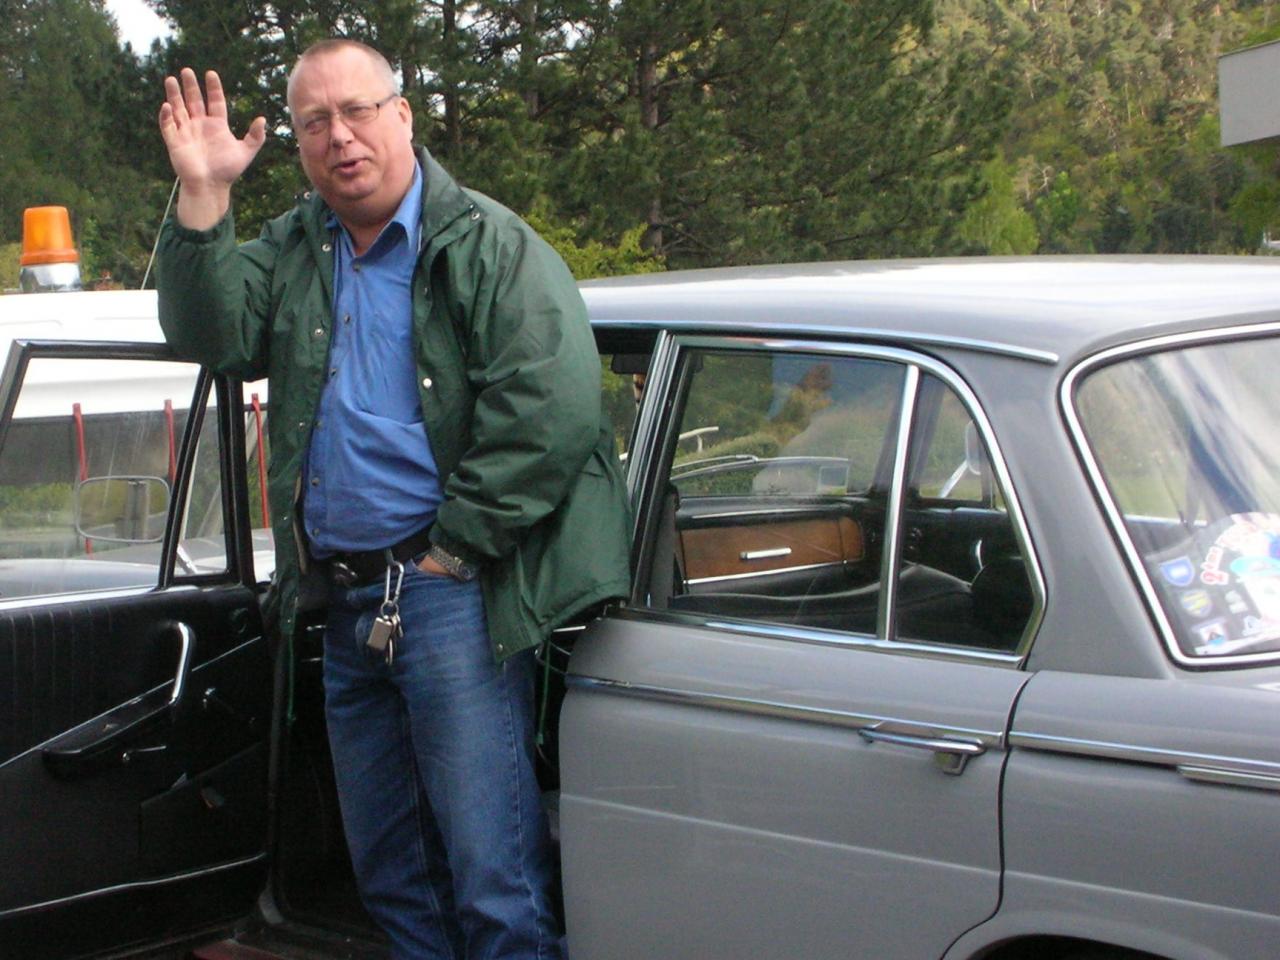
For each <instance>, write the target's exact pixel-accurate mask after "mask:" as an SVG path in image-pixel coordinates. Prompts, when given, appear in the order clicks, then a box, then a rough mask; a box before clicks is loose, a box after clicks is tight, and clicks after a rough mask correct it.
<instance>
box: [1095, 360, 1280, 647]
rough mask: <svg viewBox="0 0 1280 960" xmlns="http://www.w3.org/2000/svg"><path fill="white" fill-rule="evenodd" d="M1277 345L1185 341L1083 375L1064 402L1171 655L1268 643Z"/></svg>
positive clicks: (1274, 582) (1279, 593)
mask: <svg viewBox="0 0 1280 960" xmlns="http://www.w3.org/2000/svg"><path fill="white" fill-rule="evenodd" d="M1278 363H1280V340H1276V339H1275V338H1269V339H1247V340H1246V339H1237V340H1224V341H1217V342H1212V343H1197V344H1191V345H1187V346H1182V347H1179V348H1176V349H1168V350H1163V351H1160V352H1153V353H1147V354H1142V355H1138V356H1130V357H1126V358H1124V359H1122V360H1120V361H1118V362H1115V363H1112V364H1110V365H1107V366H1104V367H1101V368H1099V369H1097V370H1096V371H1094V372H1092V373H1090V374H1089V375H1087V376H1086V377H1085V378H1084V379H1083V380H1082V381H1081V383H1080V386H1079V388H1078V389H1077V391H1076V395H1075V409H1076V412H1077V415H1078V417H1079V420H1080V424H1081V428H1082V430H1083V433H1084V436H1085V438H1086V440H1087V442H1088V446H1089V448H1090V450H1091V452H1092V454H1093V457H1094V459H1095V461H1096V463H1097V466H1098V472H1099V474H1100V477H1101V479H1102V481H1103V482H1104V484H1105V486H1106V492H1107V494H1108V495H1109V496H1110V498H1111V500H1112V502H1113V503H1114V505H1115V507H1116V509H1117V512H1118V513H1119V515H1120V517H1121V519H1122V521H1123V524H1124V529H1125V531H1126V532H1127V534H1128V536H1129V538H1130V541H1131V543H1132V546H1133V548H1134V553H1135V554H1136V556H1137V558H1138V559H1139V562H1140V565H1141V573H1142V575H1143V576H1144V578H1145V579H1146V580H1147V582H1148V584H1149V585H1150V588H1151V593H1152V596H1153V597H1154V598H1155V599H1156V601H1157V602H1158V604H1159V606H1160V608H1161V611H1162V612H1163V615H1164V619H1165V620H1166V621H1167V623H1168V626H1169V630H1170V632H1171V634H1172V639H1173V642H1174V643H1175V649H1174V652H1175V654H1178V655H1180V658H1186V659H1192V660H1202V661H1212V660H1215V659H1221V658H1224V657H1240V656H1242V655H1244V656H1249V655H1259V654H1269V653H1274V652H1277V651H1280V450H1278V449H1277V447H1276V444H1275V442H1274V420H1275V410H1276V409H1277V406H1280V383H1278V382H1277V380H1276V376H1275V370H1276V369H1277V364H1278Z"/></svg>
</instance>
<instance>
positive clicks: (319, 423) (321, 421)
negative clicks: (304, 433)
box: [316, 417, 324, 430]
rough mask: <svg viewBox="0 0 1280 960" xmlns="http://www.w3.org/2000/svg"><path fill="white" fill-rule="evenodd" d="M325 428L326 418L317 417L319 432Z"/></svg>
mask: <svg viewBox="0 0 1280 960" xmlns="http://www.w3.org/2000/svg"><path fill="white" fill-rule="evenodd" d="M323 426H324V417H316V429H317V430H319V429H320V428H321V427H323Z"/></svg>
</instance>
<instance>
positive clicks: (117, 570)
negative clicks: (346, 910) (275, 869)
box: [0, 297, 273, 960]
mask: <svg viewBox="0 0 1280 960" xmlns="http://www.w3.org/2000/svg"><path fill="white" fill-rule="evenodd" d="M55 299H57V298H55ZM72 299H73V301H75V302H80V298H78V297H73V298H72ZM125 299H126V300H131V299H132V298H125ZM6 305H7V304H6ZM151 363H155V364H156V365H157V370H156V371H155V376H153V377H151V378H150V379H148V377H147V374H148V373H149V372H151V371H150V370H149V369H148V364H151ZM122 364H123V365H128V368H129V369H130V370H131V371H132V373H133V376H134V378H135V379H136V380H138V381H139V382H145V384H146V386H147V387H148V388H149V391H148V393H147V395H148V397H149V398H150V399H149V400H148V403H156V402H157V401H156V400H155V398H156V397H168V398H171V402H170V403H169V407H170V409H180V410H182V411H187V410H193V411H194V413H193V414H192V415H190V416H186V415H185V413H184V419H185V422H186V426H185V427H184V429H183V430H181V431H178V432H174V431H170V436H171V437H172V441H171V442H172V444H173V445H172V446H171V447H170V449H169V451H168V457H169V458H170V463H171V465H172V466H171V469H172V475H171V477H170V480H169V481H168V483H169V484H171V485H172V490H173V496H172V497H168V498H167V504H166V511H167V512H166V514H165V515H163V516H161V515H159V514H157V516H156V518H155V519H156V520H157V521H160V523H159V530H161V531H162V533H159V534H157V536H159V537H160V539H159V540H158V541H155V542H149V541H150V540H151V538H150V537H149V536H148V538H146V539H144V540H142V541H137V542H136V543H135V541H132V540H128V539H127V538H126V539H125V540H123V541H119V542H113V541H112V540H110V538H108V539H104V540H102V541H100V543H99V546H100V547H101V548H102V549H101V551H100V552H97V551H94V550H92V549H91V544H90V543H89V539H91V538H89V539H84V540H83V542H82V541H81V540H77V537H78V536H79V534H78V532H77V528H76V527H75V526H74V525H72V526H69V527H68V529H67V530H65V531H62V533H61V534H59V538H58V539H57V542H53V541H50V543H49V544H46V543H44V542H42V541H40V540H39V539H38V537H45V539H48V537H47V536H46V534H47V533H50V532H53V533H56V532H58V527H57V525H58V523H60V522H63V521H62V520H61V519H59V518H61V517H63V512H62V511H64V510H65V509H66V508H65V506H63V505H58V506H56V507H53V506H51V507H50V508H49V512H48V513H47V514H43V513H31V512H30V509H29V508H24V507H22V504H23V503H25V502H28V501H29V502H31V503H37V504H38V503H40V502H43V501H48V502H49V503H51V504H62V501H63V498H64V496H65V495H64V494H63V493H62V490H63V489H64V488H65V490H66V491H68V493H69V491H71V490H72V489H73V487H74V481H75V480H76V479H77V477H76V475H75V474H74V473H71V472H70V471H71V470H72V469H74V464H75V460H76V458H75V456H74V453H72V454H70V455H68V454H67V453H66V452H65V451H62V450H61V448H60V445H59V446H52V444H53V443H54V439H53V438H55V437H56V438H58V439H59V440H61V438H63V437H65V436H67V435H68V434H69V433H70V432H71V425H72V422H73V418H77V417H78V416H79V408H78V407H76V408H74V410H73V408H72V404H71V400H72V398H73V397H76V396H77V392H78V391H85V392H83V393H78V396H79V397H80V398H83V399H84V400H85V401H86V402H85V409H86V411H92V414H86V418H87V417H88V416H90V415H98V414H99V413H101V412H102V409H103V408H102V407H99V406H98V405H97V404H96V402H95V401H97V400H98V399H103V401H104V404H105V405H106V406H107V407H110V410H109V411H107V416H108V417H115V416H116V415H117V414H132V413H134V412H135V411H137V412H138V413H139V414H142V415H145V416H147V417H152V418H155V417H159V416H161V415H162V414H161V412H160V411H159V410H158V409H153V408H152V407H150V406H148V407H146V408H138V407H137V406H136V404H135V403H134V402H133V401H131V400H129V399H128V397H123V398H122V395H121V394H120V392H119V391H112V390H110V389H107V390H105V391H97V387H98V386H99V385H101V383H105V382H107V381H115V383H116V384H117V385H120V384H122V383H123V381H121V380H120V379H119V377H118V373H119V372H120V370H121V367H122ZM176 366H177V365H175V364H174V363H173V362H172V360H171V358H170V355H169V353H168V351H167V349H166V348H164V347H163V346H162V345H158V344H127V343H105V344H99V345H93V344H85V343H83V342H79V341H77V342H74V343H56V342H54V343H51V342H45V341H16V342H15V343H14V344H13V348H12V350H11V353H10V362H9V364H8V366H7V373H8V379H7V380H6V382H5V383H4V384H3V386H2V388H0V389H2V391H3V396H4V397H5V398H6V402H5V404H4V410H5V422H4V423H3V424H0V438H4V439H6V440H7V439H10V438H12V437H15V436H17V432H16V431H14V430H11V429H10V427H11V425H12V424H13V423H14V422H15V419H14V418H15V413H14V411H15V410H18V411H19V412H21V411H22V410H23V399H24V397H26V396H27V395H28V390H27V388H28V387H29V388H30V389H31V390H32V391H34V394H35V395H40V396H43V395H44V394H45V393H47V388H48V387H49V382H48V378H45V377H42V376H36V377H34V378H33V380H32V381H31V382H30V383H28V382H27V380H26V379H25V378H24V376H23V375H24V374H25V373H27V372H28V371H39V372H40V373H42V374H43V373H47V372H53V373H55V374H57V373H58V372H60V371H62V370H70V369H75V370H84V371H86V372H88V373H91V374H92V372H93V371H94V370H95V369H97V370H98V371H99V372H100V373H102V375H103V378H104V379H103V380H102V381H101V383H100V382H99V381H95V380H92V379H90V380H89V381H86V382H81V381H78V380H77V381H75V382H71V383H67V384H65V385H64V387H63V390H64V398H63V399H64V402H63V412H62V414H61V415H60V418H59V427H58V430H57V431H56V432H55V431H52V430H48V429H46V433H47V435H48V436H49V437H50V440H49V441H47V444H46V447H47V449H46V450H45V452H44V455H42V454H41V452H40V450H39V436H38V435H37V436H35V437H31V436H28V437H27V441H28V442H27V443H26V445H25V446H23V447H22V448H21V449H23V450H27V449H31V450H34V451H35V452H34V454H33V455H32V456H33V460H34V463H32V464H30V465H24V464H12V463H11V464H7V465H6V474H5V478H6V481H5V482H6V491H5V492H6V494H7V495H8V499H6V501H5V504H6V510H7V511H8V512H7V513H6V533H10V532H13V531H11V530H10V528H12V526H13V524H14V522H15V520H16V522H18V523H19V524H21V523H35V524H37V526H36V527H34V528H33V529H34V531H35V532H34V534H31V535H28V534H25V533H24V532H23V530H22V529H21V528H18V529H17V530H16V533H14V535H12V536H7V537H6V539H5V540H4V547H5V551H6V556H7V559H6V561H5V563H4V569H5V573H4V585H5V595H4V596H3V597H0V690H4V691H5V692H6V693H5V696H4V698H3V701H0V709H3V716H4V722H3V724H0V819H3V821H4V822H5V823H6V824H8V825H9V826H8V827H6V829H5V830H4V831H3V832H2V833H0V943H3V944H4V945H5V946H6V948H8V947H16V948H20V951H21V955H22V956H23V957H25V958H32V960H36V958H43V957H49V958H54V957H57V958H63V957H78V956H82V955H90V954H96V953H100V952H103V951H107V950H119V949H122V948H124V947H128V946H143V945H146V944H149V943H153V942H155V941H156V940H158V939H164V938H169V937H174V936H177V935H180V934H182V933H183V932H185V931H189V930H192V929H195V928H202V927H207V926H208V925H209V924H211V923H213V922H215V921H222V922H229V921H230V920H232V919H234V918H235V917H236V916H239V915H242V914H243V913H245V912H246V911H248V910H249V909H250V908H251V906H252V904H253V902H254V900H255V899H256V897H257V894H258V892H259V891H260V890H261V887H262V884H263V883H264V881H265V877H266V859H265V850H266V813H267V806H266V797H267V736H268V732H269V731H270V715H271V705H272V698H273V689H272V660H271V656H270V653H269V651H268V649H267V643H266V638H265V633H264V630H263V626H262V619H261V615H260V613H259V609H258V596H257V590H256V587H255V585H254V581H253V579H252V578H253V567H252V556H253V544H252V541H251V538H250V536H249V530H248V517H247V509H246V508H247V490H246V486H245V477H244V469H243V466H242V464H243V463H244V457H245V454H244V423H243V418H242V415H241V413H240V390H239V386H238V385H236V384H231V383H229V382H227V381H224V380H220V379H217V378H214V377H212V376H210V375H208V374H200V372H199V368H198V367H196V366H194V365H190V364H188V365H185V367H184V368H182V369H181V370H179V371H178V376H176V377H174V375H173V374H174V370H175V367H176ZM210 391H211V392H212V394H214V395H216V397H217V403H216V405H210V406H207V407H206V401H205V398H206V396H207V395H208V394H209V393H210ZM232 397H235V400H234V401H232V400H231V398H232ZM113 398H114V399H113ZM42 402H43V401H42ZM201 411H207V414H206V413H204V412H201ZM43 412H44V413H46V414H48V413H49V412H48V411H43ZM52 416H53V415H52V414H50V417H52ZM206 420H207V422H206ZM33 440H34V443H32V442H31V441H33ZM136 441H137V435H135V434H130V433H128V432H127V431H126V432H124V433H122V434H121V436H120V438H118V439H116V440H113V439H112V438H111V433H110V431H106V432H100V433H98V434H94V433H92V432H90V433H89V440H88V441H87V443H86V441H84V439H83V435H82V439H81V458H80V466H79V470H80V476H79V479H85V471H86V470H87V468H88V466H89V465H96V466H101V465H104V464H108V465H114V464H116V463H124V464H126V465H127V464H129V463H131V462H133V460H134V458H136V457H138V456H142V455H143V453H144V452H145V455H146V456H147V457H148V458H150V459H163V458H164V457H165V451H164V450H163V448H162V449H161V450H160V451H154V450H149V449H148V450H146V451H140V449H139V448H138V444H137V442H136ZM95 443H96V444H98V445H99V446H101V449H98V446H95ZM198 450H203V451H204V452H203V453H200V454H198ZM11 452H12V451H11ZM210 457H212V459H210ZM197 464H199V465H200V468H201V471H202V472H201V473H200V474H199V475H197V472H196V467H197ZM238 465H239V466H238ZM237 466H238V469H237ZM126 472H136V471H128V469H127V467H126ZM157 482H159V483H164V481H159V480H157ZM197 488H199V489H200V496H199V497H196V496H195V490H196V489H197ZM206 501H212V502H213V504H214V505H215V506H216V508H217V516H218V518H219V519H218V527H219V533H218V534H217V537H216V542H214V541H213V540H211V539H210V538H204V539H202V540H201V542H200V543H196V542H195V541H194V540H192V541H191V546H192V549H193V550H195V551H196V552H197V553H201V551H204V552H206V553H207V552H208V550H209V549H215V550H217V551H218V552H219V553H220V554H221V555H222V557H223V561H222V562H221V563H215V562H212V561H208V562H207V563H206V566H205V568H204V570H203V571H200V570H196V571H194V572H187V573H184V572H183V571H182V570H180V569H176V568H177V567H178V566H179V565H178V564H177V563H176V559H175V556H176V554H177V552H178V551H179V549H180V544H181V542H182V538H183V537H184V536H185V533H186V531H187V530H188V529H190V526H191V525H195V524H198V523H201V522H203V519H202V517H203V515H202V517H198V518H195V519H194V520H193V522H192V524H191V525H189V524H188V518H187V517H186V516H185V512H186V511H187V510H188V509H190V510H191V511H192V512H193V513H194V512H195V511H196V506H195V505H196V504H197V502H199V503H200V504H204V503H205V502H206ZM14 504H18V506H17V507H15V506H13V505H14ZM201 509H203V507H202V508H201ZM24 510H25V511H26V512H24ZM66 522H67V523H68V524H71V520H70V518H68V519H67V520H66ZM148 522H150V521H149V520H148ZM32 537H37V539H31V538H32ZM67 537H69V538H70V540H69V542H70V544H71V547H70V549H71V550H72V553H71V554H70V555H65V556H61V557H58V556H55V557H54V558H52V559H49V558H45V557H41V556H38V555H32V553H31V552H30V551H36V552H37V553H38V552H39V551H40V550H43V549H45V548H46V546H50V545H51V546H52V548H54V549H55V550H57V551H62V550H65V549H68V548H67V546H66V543H65V542H64V541H66V540H67ZM78 543H80V544H81V545H80V546H76V544H78ZM121 543H124V544H131V543H134V544H135V545H125V546H120V544H121ZM77 551H78V552H79V555H77V553H76V552H77Z"/></svg>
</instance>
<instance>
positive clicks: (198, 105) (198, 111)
mask: <svg viewBox="0 0 1280 960" xmlns="http://www.w3.org/2000/svg"><path fill="white" fill-rule="evenodd" d="M181 76H182V96H183V99H184V100H186V103H187V113H188V114H190V115H191V116H192V117H195V118H196V119H199V118H200V117H203V116H204V112H205V111H204V97H202V96H201V95H200V84H199V83H198V82H197V81H196V72H195V71H194V70H192V69H191V68H190V67H183V68H182V75H181Z"/></svg>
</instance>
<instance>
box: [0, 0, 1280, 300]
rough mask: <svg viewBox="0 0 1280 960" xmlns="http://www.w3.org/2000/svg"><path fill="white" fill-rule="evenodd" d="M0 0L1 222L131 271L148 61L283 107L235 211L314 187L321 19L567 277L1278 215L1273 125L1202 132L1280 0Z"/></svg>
mask: <svg viewBox="0 0 1280 960" xmlns="http://www.w3.org/2000/svg"><path fill="white" fill-rule="evenodd" d="M150 2H152V5H153V6H154V7H155V8H156V9H157V11H158V12H160V13H161V14H162V15H164V16H165V17H167V18H168V19H169V20H170V22H172V23H173V24H174V26H175V28H176V34H175V37H174V38H173V39H171V40H169V41H166V42H165V43H163V44H156V45H154V46H153V48H152V49H151V50H150V51H145V52H140V51H133V50H131V49H128V48H124V49H121V48H120V47H119V45H118V43H117V41H116V38H115V31H114V24H113V23H112V21H111V18H110V16H109V15H108V14H106V12H105V10H104V8H103V6H102V0H0V16H2V17H3V18H4V21H5V22H6V24H9V25H10V26H9V29H8V30H7V31H6V32H5V34H4V36H3V37H0V120H3V121H4V125H5V129H6V131H7V133H8V134H9V135H8V136H7V137H6V141H5V144H4V146H3V147H2V148H0V150H3V158H2V159H3V162H0V245H3V244H6V243H12V242H14V241H16V240H18V239H19V236H20V232H21V210H22V208H23V207H26V206H30V205H34V204H38V203H61V204H65V205H66V206H67V207H69V208H70V210H71V211H72V217H73V224H74V226H75V229H76V232H77V237H78V240H79V242H80V244H81V248H82V256H83V259H84V268H85V275H86V277H87V278H91V277H94V276H96V275H97V274H98V273H99V272H101V271H104V270H105V271H109V272H110V273H112V274H113V275H114V277H115V278H116V279H118V280H120V281H123V282H125V283H126V284H129V285H132V284H136V283H137V282H138V281H139V280H140V279H141V276H142V273H143V270H144V269H145V265H146V260H147V255H148V254H149V252H150V247H151V241H152V239H153V238H154V233H155V230H156V228H157V226H158V223H159V220H160V217H161V214H162V212H163V209H164V204H165V200H166V198H167V196H168V191H169V187H170V185H171V182H172V180H171V175H170V173H169V171H168V167H167V162H166V160H165V158H164V155H163V149H162V147H161V144H160V141H159V137H158V134H157V133H156V131H155V113H156V110H157V108H158V106H159V102H160V90H161V84H160V80H161V78H162V77H163V76H164V75H165V74H166V73H171V72H174V71H175V70H176V69H177V68H178V67H179V66H183V65H194V66H196V67H197V68H206V67H213V68H216V69H217V70H218V71H219V72H220V74H221V75H222V78H223V82H224V86H225V87H226V89H227V91H228V94H229V96H230V98H231V105H232V113H233V127H234V129H236V130H237V132H242V131H243V130H244V129H246V128H247V126H248V123H249V121H250V120H251V119H252V117H253V116H255V115H257V114H264V115H265V116H266V117H267V121H268V129H269V131H271V135H270V136H269V138H268V143H267V146H266V147H265V148H264V150H263V152H262V153H261V154H260V155H259V157H258V159H257V161H256V162H255V163H254V165H253V166H252V167H251V168H250V171H249V173H248V174H247V176H246V178H245V180H244V182H243V183H242V184H240V185H239V187H238V189H237V192H236V200H235V203H236V211H235V212H236V219H237V225H238V227H237V228H238V231H239V232H240V234H241V236H242V237H246V238H247V237H251V236H254V235H256V233H257V231H258V229H259V228H260V226H261V224H262V222H263V221H264V220H265V219H266V218H267V217H269V216H272V215H274V214H276V213H278V212H280V211H281V210H283V209H285V208H287V207H288V206H289V205H290V204H291V203H292V202H293V197H294V196H295V195H296V194H297V193H298V192H299V191H301V190H302V189H303V188H304V187H305V183H304V181H303V179H302V175H301V172H300V171H299V169H298V165H297V162H296V157H295V149H294V147H295V143H294V140H293V136H292V133H291V131H290V129H289V117H288V110H287V105H286V103H285V84H286V80H287V73H288V69H289V67H290V65H291V64H292V63H293V62H294V60H295V59H296V57H297V55H298V54H299V53H300V52H301V51H302V50H303V49H304V48H305V47H306V46H307V45H309V44H310V43H312V42H314V41H315V40H317V39H321V38H323V37H326V36H330V35H335V34H336V35H345V36H352V37H355V38H358V39H362V40H366V41H368V42H370V43H372V44H373V45H375V46H377V47H378V48H379V49H382V50H383V51H384V52H386V53H387V55H388V58H389V59H390V60H391V61H392V63H393V65H394V66H395V67H396V69H397V70H398V71H399V73H400V76H401V78H402V81H403V89H404V93H405V95H406V96H407V97H408V98H409V101H410V103H411V104H412V106H413V108H414V114H415V120H416V132H417V135H418V138H419V139H420V140H421V141H422V142H424V143H425V144H426V145H427V146H428V147H429V148H430V149H431V150H432V151H433V152H434V153H435V154H436V155H437V156H438V157H439V158H440V159H441V161H442V162H443V163H444V164H445V165H446V166H447V167H448V168H449V169H450V170H452V171H453V172H454V173H455V175H456V176H457V177H458V178H459V179H460V180H461V181H462V182H463V183H465V184H467V185H469V186H472V187H475V188H476V189H479V190H482V191H484V192H486V193H489V194H491V195H493V196H495V197H497V198H498V199H500V200H501V201H502V202H504V203H505V204H507V205H508V206H511V207H512V208H513V209H515V210H516V211H517V212H519V213H521V214H522V215H525V216H528V217H529V218H530V219H531V221H532V222H533V223H534V224H535V226H536V227H537V228H538V229H539V230H540V231H541V232H542V233H543V235H544V236H546V237H547V238H548V239H549V240H550V241H551V242H552V243H553V244H555V245H556V246H557V247H558V248H559V249H561V251H562V252H563V253H564V254H565V256H566V259H567V260H568V261H569V262H570V264H571V266H572V268H573V269H574V270H575V272H576V273H577V274H578V275H579V276H582V277H588V276H599V275H606V274H610V273H620V272H635V271H642V270H650V269H661V268H664V267H684V266H708V265H720V264H729V263H758V262H767V261H795V260H806V259H835V258H859V257H895V256H931V255H941V254H981V253H992V254H1025V253H1033V252H1039V253H1067V252H1072V253H1074V252H1129V253H1138V252H1241V251H1250V250H1253V249H1256V248H1257V246H1258V240H1259V238H1260V237H1261V235H1262V234H1263V232H1264V231H1269V230H1272V229H1274V227H1273V225H1280V217H1277V213H1278V212H1280V211H1277V204H1278V203H1280V170H1278V168H1277V164H1276V158H1275V152H1274V149H1273V148H1270V147H1251V148H1234V149H1230V150H1226V149H1222V148H1220V147H1219V146H1218V145H1217V142H1218V140H1217V99H1216V60H1217V57H1218V56H1219V55H1220V54H1221V53H1223V52H1226V51H1228V50H1232V49H1236V48H1239V47H1242V46H1244V45H1247V44H1249V43H1252V42H1258V41H1261V40H1265V39H1270V38H1273V37H1274V36H1276V35H1280V14H1278V13H1277V3H1276V0H421V2H419V0H368V2H362V3H359V4H357V3H355V2H353V0H272V2H263V0H246V2H244V3H242V4H237V5H233V6H228V5H226V4H225V3H221V2H218V0H150Z"/></svg>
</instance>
